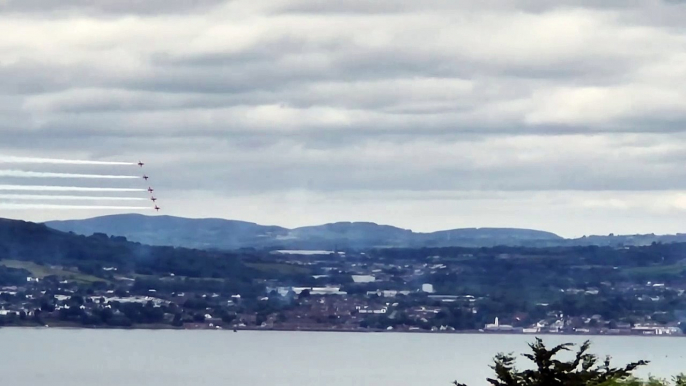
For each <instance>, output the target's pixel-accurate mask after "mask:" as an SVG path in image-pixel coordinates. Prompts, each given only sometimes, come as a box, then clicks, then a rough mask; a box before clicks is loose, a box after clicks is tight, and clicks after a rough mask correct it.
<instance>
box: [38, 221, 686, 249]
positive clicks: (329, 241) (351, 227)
mask: <svg viewBox="0 0 686 386" xmlns="http://www.w3.org/2000/svg"><path fill="white" fill-rule="evenodd" d="M45 224H46V225H48V226H49V227H51V228H54V229H57V230H61V231H65V232H74V233H77V234H82V235H87V236H88V235H91V234H93V233H105V234H108V235H115V236H125V237H126V238H127V239H129V240H132V241H137V242H140V243H143V244H149V245H172V246H180V247H188V248H198V249H227V250H228V249H240V248H258V249H262V248H269V249H324V250H333V249H336V248H338V249H346V248H352V249H368V248H388V247H398V248H402V247H409V248H422V247H450V246H456V247H492V246H497V245H507V246H527V247H556V246H590V245H597V246H614V247H619V246H629V245H650V244H651V243H654V242H657V243H671V242H686V234H676V235H662V236H661V235H654V234H646V235H617V236H615V235H608V236H588V237H586V236H584V237H581V238H577V239H565V238H562V237H560V236H558V235H556V234H554V233H551V232H545V231H539V230H532V229H518V228H461V229H450V230H444V231H438V232H431V233H419V232H413V231H411V230H409V229H402V228H398V227H394V226H390V225H379V224H375V223H371V222H336V223H330V224H323V225H316V226H306V227H300V228H294V229H288V228H284V227H280V226H273V225H269V226H265V225H259V224H255V223H251V222H246V221H236V220H225V219H219V218H207V219H190V218H183V217H172V216H144V215H140V214H121V215H111V216H102V217H94V218H90V219H85V220H67V221H50V222H47V223H45Z"/></svg>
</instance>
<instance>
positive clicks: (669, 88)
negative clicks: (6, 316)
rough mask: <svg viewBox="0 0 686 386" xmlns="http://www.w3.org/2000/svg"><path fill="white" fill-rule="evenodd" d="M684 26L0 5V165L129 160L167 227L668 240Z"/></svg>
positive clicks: (513, 15) (551, 8) (356, 7)
mask: <svg viewBox="0 0 686 386" xmlns="http://www.w3.org/2000/svg"><path fill="white" fill-rule="evenodd" d="M93 3H96V4H99V5H93ZM65 4H71V6H67V5H65ZM684 20H686V3H684V2H681V1H677V0H672V1H661V0H641V1H638V0H617V1H615V0H605V1H590V0H578V1H571V0H563V1H554V2H553V1H549V0H510V1H505V0H497V1H496V0H482V1H458V0H432V1H428V0H427V1H416V0H374V1H368V0H365V1H362V0H346V1H330V0H263V1H253V0H234V1H219V0H192V1H191V0H147V1H134V0H96V1H92V0H72V1H64V2H63V1H54V0H0V79H2V82H0V154H3V155H13V156H42V157H53V158H54V157H63V158H78V159H96V160H116V161H121V160H130V161H138V159H141V160H143V161H144V162H146V167H145V168H144V169H143V170H144V171H145V172H146V173H148V174H149V175H150V176H151V181H150V184H152V185H153V186H154V187H155V188H156V189H157V193H158V197H159V198H160V206H162V207H163V213H164V214H171V215H180V216H188V217H224V218H231V219H240V220H247V221H253V222H258V223H264V224H278V225H282V226H299V225H312V224H317V223H325V222H333V221H374V222H379V223H385V224H392V225H396V226H401V227H405V228H410V229H413V230H416V231H430V230H438V229H446V228H458V227H484V226H494V227H501V226H506V227H521V228H534V229H543V230H549V231H553V232H556V233H558V234H561V235H563V236H581V235H584V234H607V233H610V232H614V233H650V232H655V233H676V232H686V224H685V223H684V221H683V219H684V216H685V215H686V168H684V161H685V160H686V87H684V85H686V29H685V28H684V27H683V26H684ZM3 168H7V167H6V166H3ZM12 168H14V169H16V168H21V169H23V170H39V169H40V170H44V168H42V169H41V167H36V165H33V166H31V165H25V166H23V165H22V166H12ZM60 171H74V172H83V171H84V169H83V168H75V167H70V168H66V167H61V168H60ZM88 171H92V170H88ZM101 171H102V169H101ZM106 171H107V172H108V173H109V172H122V171H126V172H128V171H133V172H134V173H135V172H137V171H136V170H135V169H126V167H124V169H121V167H115V168H108V169H106ZM0 182H1V183H7V182H11V183H15V182H17V181H16V180H7V179H4V180H0ZM21 182H22V183H32V184H48V183H62V182H61V181H48V180H44V179H31V180H30V181H26V180H24V181H21ZM82 183H83V182H82ZM86 183H88V184H91V185H92V184H94V182H93V181H87V182H86ZM101 184H102V185H107V184H108V182H102V183H101ZM138 184H139V185H141V184H144V182H140V183H138ZM120 185H121V184H120ZM146 187H147V186H146ZM87 204H88V203H87ZM90 204H91V205H92V203H90ZM106 213H109V212H103V211H102V210H93V211H78V212H76V211H67V210H63V211H37V210H29V211H18V210H13V211H7V210H5V211H2V212H1V213H0V216H2V217H12V218H23V219H28V220H47V219H57V218H80V217H89V216H94V215H101V214H106ZM160 213H162V212H160Z"/></svg>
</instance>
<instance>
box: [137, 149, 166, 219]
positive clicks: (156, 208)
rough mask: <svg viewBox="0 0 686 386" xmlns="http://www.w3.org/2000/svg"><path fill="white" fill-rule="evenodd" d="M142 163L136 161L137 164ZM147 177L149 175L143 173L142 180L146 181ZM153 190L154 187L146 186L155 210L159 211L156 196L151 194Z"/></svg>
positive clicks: (141, 164) (140, 164) (141, 165)
mask: <svg viewBox="0 0 686 386" xmlns="http://www.w3.org/2000/svg"><path fill="white" fill-rule="evenodd" d="M143 165H145V164H144V163H143V162H141V161H138V166H140V167H143ZM149 178H150V177H148V175H147V174H143V179H144V180H146V181H147V180H148V179H149ZM154 191H155V189H153V188H151V187H149V186H148V193H150V201H152V202H153V204H154V209H155V211H157V212H159V211H160V209H162V208H160V207H159V206H157V197H155V196H154V195H153V194H152V192H154Z"/></svg>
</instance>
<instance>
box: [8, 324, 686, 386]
mask: <svg viewBox="0 0 686 386" xmlns="http://www.w3.org/2000/svg"><path fill="white" fill-rule="evenodd" d="M532 339H533V337H532V336H522V335H463V334H452V335H448V334H444V335H437V334H391V333H380V334H370V333H367V334H365V333H306V332H244V331H241V332H238V333H233V332H229V331H143V330H138V331H123V330H68V329H21V328H3V329H0V342H1V343H2V360H0V374H2V383H3V384H6V385H13V386H34V385H38V384H50V385H51V386H93V385H101V386H115V385H116V386H119V385H127V386H128V385H137V386H162V385H164V386H200V385H212V386H216V385H241V386H261V385H264V386H276V385H278V386H323V385H326V386H344V385H345V386H351V385H364V386H366V385H369V386H385V385H388V386H391V385H392V386H431V385H437V386H439V385H443V386H448V385H449V384H450V382H451V381H453V380H455V379H458V380H460V381H461V382H467V383H468V384H470V385H474V386H476V385H485V384H486V382H485V378H486V377H487V376H490V374H491V373H490V370H489V368H488V365H489V363H490V361H491V358H492V357H493V355H494V354H495V353H496V352H498V351H504V352H511V351H515V352H522V351H524V349H525V348H526V343H527V342H529V341H531V340H532ZM545 341H546V342H549V343H550V344H553V343H561V342H563V341H573V342H581V341H583V338H576V337H560V336H556V337H545ZM592 341H593V342H594V350H593V351H594V352H596V353H602V354H610V355H612V356H613V358H614V360H616V361H617V362H616V364H619V363H624V362H627V361H633V360H638V359H648V360H651V361H652V363H651V364H650V365H649V367H648V368H647V370H646V371H644V372H643V374H647V373H648V372H650V373H652V374H654V375H659V376H671V375H673V374H676V373H678V372H680V371H685V372H686V360H685V359H686V339H683V338H657V337H652V338H647V337H593V338H592Z"/></svg>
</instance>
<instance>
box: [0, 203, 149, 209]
mask: <svg viewBox="0 0 686 386" xmlns="http://www.w3.org/2000/svg"><path fill="white" fill-rule="evenodd" d="M0 209H22V210H25V209H70V210H71V209H111V210H151V209H153V208H149V207H145V206H108V205H50V204H35V205H32V204H3V203H0Z"/></svg>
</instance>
